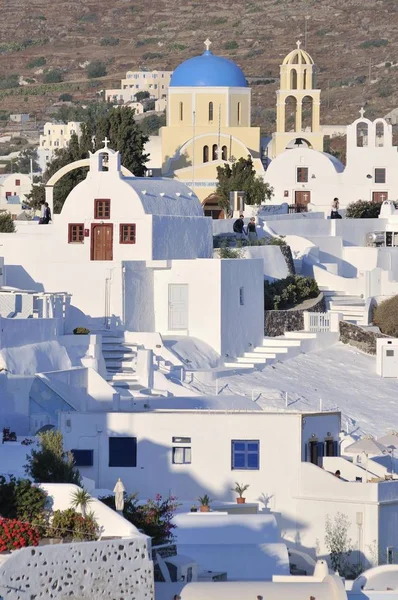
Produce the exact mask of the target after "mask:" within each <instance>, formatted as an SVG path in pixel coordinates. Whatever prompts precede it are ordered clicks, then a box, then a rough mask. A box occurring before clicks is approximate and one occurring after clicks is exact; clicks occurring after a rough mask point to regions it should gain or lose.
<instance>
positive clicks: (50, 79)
mask: <svg viewBox="0 0 398 600" xmlns="http://www.w3.org/2000/svg"><path fill="white" fill-rule="evenodd" d="M63 79H64V74H63V72H62V71H61V69H51V71H47V73H44V76H43V81H44V83H60V82H61V81H63Z"/></svg>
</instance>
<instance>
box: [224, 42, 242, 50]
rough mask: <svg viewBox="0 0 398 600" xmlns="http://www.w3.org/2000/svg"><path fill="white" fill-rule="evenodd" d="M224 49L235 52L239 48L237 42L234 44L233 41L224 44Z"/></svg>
mask: <svg viewBox="0 0 398 600" xmlns="http://www.w3.org/2000/svg"><path fill="white" fill-rule="evenodd" d="M224 48H225V50H236V49H237V48H239V46H238V42H235V40H232V41H230V42H225V44H224Z"/></svg>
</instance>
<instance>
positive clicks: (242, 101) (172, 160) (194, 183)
mask: <svg viewBox="0 0 398 600" xmlns="http://www.w3.org/2000/svg"><path fill="white" fill-rule="evenodd" d="M209 46H210V42H209V41H207V42H206V51H205V52H204V54H203V55H201V56H195V57H193V58H191V59H189V60H187V61H185V62H184V63H182V64H181V65H180V66H179V67H177V69H176V70H175V71H174V73H173V76H172V78H171V82H170V87H169V91H168V103H167V125H166V126H165V127H162V128H161V130H160V137H161V148H162V175H163V176H165V177H176V178H178V179H179V180H181V181H183V182H184V183H186V184H187V185H189V186H190V187H191V188H192V189H193V191H194V192H195V193H196V194H197V196H198V197H199V199H200V200H201V201H202V203H204V204H205V206H204V208H205V211H206V213H207V214H212V216H214V217H217V216H219V213H220V209H219V208H218V206H217V205H216V204H214V200H213V203H212V201H211V199H209V201H208V202H207V203H205V201H206V199H207V198H208V197H209V196H210V195H211V194H213V193H214V192H215V190H216V186H217V167H219V166H224V165H225V164H226V163H229V164H230V165H232V164H233V163H234V162H235V161H236V160H238V159H239V158H241V157H244V158H247V156H249V155H250V156H251V157H252V159H253V163H254V166H255V168H256V170H257V171H258V173H259V174H260V173H263V172H264V168H263V165H262V162H261V158H260V128H259V127H251V116H250V115H251V90H250V88H249V87H248V85H247V82H246V78H245V76H244V74H243V72H242V71H241V69H240V68H239V67H238V66H237V65H236V64H235V63H233V62H232V61H230V60H228V59H226V58H223V57H220V56H216V55H214V54H213V53H212V52H210V49H209Z"/></svg>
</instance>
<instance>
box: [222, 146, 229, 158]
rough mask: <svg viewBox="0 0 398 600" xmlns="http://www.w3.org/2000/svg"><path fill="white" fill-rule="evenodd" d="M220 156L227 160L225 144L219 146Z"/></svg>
mask: <svg viewBox="0 0 398 600" xmlns="http://www.w3.org/2000/svg"><path fill="white" fill-rule="evenodd" d="M221 158H222V160H228V150H227V147H226V146H223V147H222V148H221Z"/></svg>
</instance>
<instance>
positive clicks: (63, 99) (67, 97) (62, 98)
mask: <svg viewBox="0 0 398 600" xmlns="http://www.w3.org/2000/svg"><path fill="white" fill-rule="evenodd" d="M58 100H60V101H61V102H72V100H73V96H72V94H61V95H60V96H59V98H58Z"/></svg>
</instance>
